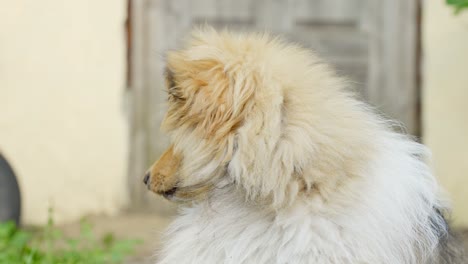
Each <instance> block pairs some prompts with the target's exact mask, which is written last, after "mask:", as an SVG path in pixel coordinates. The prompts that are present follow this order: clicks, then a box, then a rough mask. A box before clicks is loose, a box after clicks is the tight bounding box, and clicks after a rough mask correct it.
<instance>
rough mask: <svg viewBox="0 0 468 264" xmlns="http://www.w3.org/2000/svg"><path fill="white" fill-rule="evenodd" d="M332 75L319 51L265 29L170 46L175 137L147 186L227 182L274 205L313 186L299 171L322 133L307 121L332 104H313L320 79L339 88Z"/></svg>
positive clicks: (183, 193) (169, 193) (185, 196)
mask: <svg viewBox="0 0 468 264" xmlns="http://www.w3.org/2000/svg"><path fill="white" fill-rule="evenodd" d="M311 69H312V70H311ZM327 75H329V70H328V68H327V67H326V66H325V65H323V64H321V63H319V62H318V60H317V58H316V57H315V56H314V55H313V54H311V53H310V52H308V51H306V50H304V49H301V48H299V47H297V46H294V45H285V44H284V43H283V42H282V41H280V40H278V39H273V38H271V37H269V36H267V35H252V34H250V35H249V34H242V35H241V34H232V33H228V32H223V33H217V32H215V31H214V30H211V29H205V30H201V31H198V32H196V33H194V34H193V37H192V39H191V40H190V41H189V43H188V45H187V47H186V48H185V49H182V50H179V51H172V52H169V53H168V55H167V68H166V75H165V77H166V85H167V91H168V95H169V98H168V104H169V106H168V107H169V108H168V112H167V114H166V117H165V119H164V121H163V124H162V127H163V129H164V130H165V131H167V132H168V133H169V134H170V136H171V143H172V144H171V145H170V147H169V148H168V149H167V151H166V152H165V153H164V154H163V155H162V156H161V158H160V159H159V160H158V161H156V162H155V163H154V164H153V166H152V167H151V168H150V169H149V171H148V173H147V175H146V176H145V183H146V184H147V186H148V188H149V189H151V190H152V191H154V192H156V193H158V194H162V195H164V196H165V197H166V198H168V199H173V200H192V199H195V198H200V197H203V195H205V194H208V193H209V192H210V191H212V190H213V189H214V188H217V186H219V184H220V182H223V183H224V184H226V183H227V184H232V185H236V186H238V187H240V188H238V189H241V190H242V191H243V192H244V193H245V195H246V197H247V198H248V199H249V200H259V199H261V200H267V201H271V202H272V204H276V205H281V204H283V203H284V202H285V201H287V198H288V197H295V196H297V194H298V193H300V192H301V191H302V190H306V189H310V188H312V186H311V185H312V183H311V181H308V180H307V179H305V178H304V177H303V175H302V171H303V169H304V167H305V166H306V164H309V163H310V162H311V160H310V157H312V156H313V155H311V152H314V151H315V150H317V149H319V148H320V144H316V143H317V142H313V140H311V137H321V135H318V133H319V132H316V131H315V130H314V129H313V128H311V126H310V124H311V123H313V122H316V123H317V124H318V125H319V124H320V122H321V120H323V117H322V116H320V115H321V113H323V112H324V111H326V110H325V109H322V110H320V111H318V112H317V113H313V111H314V107H317V105H319V104H320V103H321V102H320V103H319V102H316V103H317V104H314V103H315V102H314V100H315V101H322V100H326V97H327V96H328V95H327V94H328V93H323V94H322V95H321V92H320V91H318V90H317V91H314V88H313V87H315V86H322V87H323V86H330V89H334V88H333V87H336V86H337V84H335V83H332V82H331V81H330V80H329V79H330V78H328V79H327V78H323V77H324V76H327ZM320 80H325V81H320ZM332 80H333V79H332ZM327 82H328V83H327ZM311 94H314V95H311ZM324 98H325V99H324ZM324 126H325V127H326V126H327V125H326V124H325V125H324ZM314 133H316V134H317V135H314ZM314 144H315V145H314ZM329 163H330V161H329V160H327V161H325V164H329ZM317 164H318V165H319V166H320V164H319V163H317ZM330 168H332V169H333V165H330Z"/></svg>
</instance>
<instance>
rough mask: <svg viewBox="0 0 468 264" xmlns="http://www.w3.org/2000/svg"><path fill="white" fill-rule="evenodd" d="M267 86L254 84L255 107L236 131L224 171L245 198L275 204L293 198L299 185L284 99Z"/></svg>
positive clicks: (280, 92)
mask: <svg viewBox="0 0 468 264" xmlns="http://www.w3.org/2000/svg"><path fill="white" fill-rule="evenodd" d="M269 85H270V86H269V87H268V89H264V88H265V87H256V90H257V93H258V94H257V96H256V97H255V100H256V101H255V107H254V108H253V109H252V110H251V112H250V113H249V114H248V115H247V116H246V119H245V120H244V122H243V124H242V126H241V127H239V129H238V130H237V133H236V138H235V151H234V155H233V157H232V159H231V161H230V162H229V165H228V172H229V175H230V177H232V178H233V181H234V182H236V183H237V184H239V185H240V186H241V187H242V188H243V189H244V190H245V192H246V196H247V198H248V199H249V200H258V199H262V200H266V201H271V203H272V205H274V206H275V207H278V206H282V205H284V204H285V203H287V202H288V201H291V200H290V199H289V198H291V197H296V195H297V193H298V192H299V190H300V189H301V188H302V187H301V186H300V184H301V181H300V180H298V179H299V174H300V164H298V163H297V162H296V160H295V159H296V156H297V153H294V151H295V149H294V148H293V145H295V144H293V142H292V141H293V140H291V139H290V138H289V135H288V133H289V131H288V130H289V129H290V128H289V127H288V120H287V114H286V111H287V105H286V104H285V98H284V96H283V95H282V91H281V87H279V86H278V87H274V86H275V84H269ZM296 148H297V146H296ZM298 149H300V147H299V148H298Z"/></svg>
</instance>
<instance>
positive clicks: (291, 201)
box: [144, 29, 461, 264]
mask: <svg viewBox="0 0 468 264" xmlns="http://www.w3.org/2000/svg"><path fill="white" fill-rule="evenodd" d="M166 82H167V90H168V94H169V98H168V104H169V105H168V107H169V108H168V112H167V115H166V117H165V119H164V121H163V125H162V127H163V129H164V130H165V131H167V132H168V133H169V134H170V136H171V143H172V144H171V146H170V147H169V149H168V150H167V151H166V152H165V153H164V154H163V155H162V157H161V158H160V159H159V160H158V161H157V162H156V163H155V164H154V165H153V166H152V167H151V169H150V170H149V172H148V173H147V175H146V176H145V179H144V181H145V183H146V184H147V186H148V188H149V189H151V190H152V191H154V192H156V193H158V194H161V195H163V196H164V197H166V198H167V199H169V200H172V201H178V202H182V203H183V206H182V209H181V211H180V213H179V215H178V217H177V219H176V220H175V222H174V223H173V224H172V225H171V227H170V228H169V230H168V231H167V234H166V240H165V243H164V246H163V249H162V250H161V252H159V263H316V264H330V263H369V264H378V263H392V264H394V263H457V261H458V262H460V263H461V260H458V259H457V256H456V253H457V252H456V251H455V250H454V246H453V245H454V244H452V242H451V241H452V238H451V236H450V235H449V232H448V226H447V224H446V221H445V219H444V216H443V215H444V212H445V211H446V207H445V206H444V205H443V204H442V203H441V201H440V199H439V194H438V193H439V187H438V184H437V182H436V180H435V178H434V176H433V175H432V173H431V170H430V168H429V167H428V165H427V164H426V159H427V156H428V151H427V150H426V148H425V147H424V146H422V145H421V144H418V143H416V142H414V141H412V140H411V139H410V138H408V137H407V136H405V135H401V134H398V133H396V132H393V130H392V128H391V125H390V122H389V121H386V120H384V119H382V118H381V117H379V116H378V115H376V114H375V113H374V111H373V110H371V108H370V107H368V106H367V105H366V104H364V103H362V102H360V101H358V100H357V99H356V98H355V97H354V96H353V94H352V93H351V92H350V91H349V90H348V88H347V87H348V84H347V82H346V81H345V80H344V79H342V78H340V77H338V76H337V75H336V74H335V73H334V71H333V69H331V68H330V67H329V66H328V65H327V64H326V63H324V62H322V61H321V60H320V59H319V58H318V57H317V56H316V55H315V54H314V53H312V52H311V51H308V50H306V49H303V48H301V47H299V46H297V45H292V44H287V43H285V42H284V41H282V40H281V39H278V38H273V37H271V36H269V35H267V34H234V33H230V32H221V33H218V32H216V31H214V30H212V29H202V30H198V31H196V32H195V33H193V35H192V38H191V39H190V41H188V43H187V45H186V47H185V48H184V49H182V50H178V51H171V52H169V53H168V55H167V69H166Z"/></svg>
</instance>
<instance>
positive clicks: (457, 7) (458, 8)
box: [446, 0, 468, 14]
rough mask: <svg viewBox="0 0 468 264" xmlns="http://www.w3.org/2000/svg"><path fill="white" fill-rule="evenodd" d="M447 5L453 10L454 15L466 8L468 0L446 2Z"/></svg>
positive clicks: (449, 0) (448, 0)
mask: <svg viewBox="0 0 468 264" xmlns="http://www.w3.org/2000/svg"><path fill="white" fill-rule="evenodd" d="M446 3H447V4H448V5H451V6H453V7H454V8H455V13H456V14H458V13H460V12H461V11H462V10H463V9H465V8H468V0H446Z"/></svg>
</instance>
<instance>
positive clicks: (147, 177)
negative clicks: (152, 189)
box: [143, 171, 150, 185]
mask: <svg viewBox="0 0 468 264" xmlns="http://www.w3.org/2000/svg"><path fill="white" fill-rule="evenodd" d="M149 178H150V172H149V171H148V172H147V173H146V174H145V178H143V183H144V184H146V185H148V182H149Z"/></svg>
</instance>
